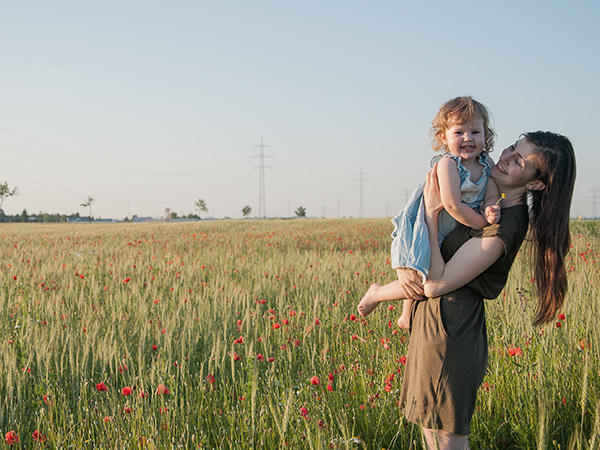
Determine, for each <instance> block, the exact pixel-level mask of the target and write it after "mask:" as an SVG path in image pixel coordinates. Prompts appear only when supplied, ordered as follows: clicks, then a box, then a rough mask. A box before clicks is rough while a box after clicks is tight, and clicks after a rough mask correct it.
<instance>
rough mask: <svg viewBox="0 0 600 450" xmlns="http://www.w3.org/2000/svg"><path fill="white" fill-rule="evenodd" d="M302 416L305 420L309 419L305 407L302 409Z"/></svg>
mask: <svg viewBox="0 0 600 450" xmlns="http://www.w3.org/2000/svg"><path fill="white" fill-rule="evenodd" d="M300 414H301V415H302V417H304V418H305V419H308V409H306V408H305V407H304V406H303V407H302V408H300Z"/></svg>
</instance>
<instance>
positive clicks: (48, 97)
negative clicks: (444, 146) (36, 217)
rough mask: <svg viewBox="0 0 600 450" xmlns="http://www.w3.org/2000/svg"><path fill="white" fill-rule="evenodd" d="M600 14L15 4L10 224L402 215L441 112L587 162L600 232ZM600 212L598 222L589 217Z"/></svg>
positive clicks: (576, 4)
mask: <svg viewBox="0 0 600 450" xmlns="http://www.w3.org/2000/svg"><path fill="white" fill-rule="evenodd" d="M599 18H600V3H599V2H597V1H596V0H594V1H592V0H589V1H579V0H574V1H571V2H568V4H567V2H563V1H556V0H550V1H537V0H536V1H522V0H521V1H515V0H508V1H503V2H481V1H455V2H449V1H429V2H404V1H370V2H366V1H352V0H345V1H341V0H336V1H314V0H308V1H303V2H291V1H260V0H259V1H254V2H250V1H240V0H232V1H218V2H216V1H204V0H198V1H177V0H175V1H169V2H166V1H152V0H147V1H140V0H135V1H125V2H120V1H114V0H109V1H104V2H91V1H81V0H62V1H61V0H59V1H53V2H46V1H41V0H36V1H29V0H23V1H19V2H10V3H6V5H4V6H3V7H2V13H1V15H0V48H1V49H2V50H1V52H0V55H1V58H2V60H1V61H0V155H1V160H0V182H4V181H6V182H8V183H9V185H10V186H17V187H18V189H19V195H18V196H16V197H13V198H9V199H7V200H5V202H4V205H3V209H4V211H5V212H6V213H7V214H16V213H20V212H21V211H22V210H23V209H27V211H28V212H29V213H37V212H40V211H43V212H48V213H63V214H71V213H75V212H79V213H80V214H82V215H87V212H88V211H87V209H86V208H81V207H80V204H81V203H82V202H83V201H84V200H85V199H86V198H87V196H88V195H91V196H92V197H94V198H95V203H94V204H93V207H92V213H93V215H94V216H95V217H102V218H116V219H122V218H124V217H126V216H128V215H133V214H135V215H138V216H152V217H161V216H163V215H164V211H165V208H166V207H170V208H171V210H173V211H175V212H177V213H179V214H188V213H193V212H195V210H194V206H193V204H194V201H195V200H197V199H199V198H201V199H203V200H204V201H205V202H206V204H207V206H208V208H209V212H208V213H204V214H202V215H203V216H214V217H224V216H228V217H233V218H237V217H241V216H242V212H241V211H242V208H243V207H244V206H245V205H249V206H250V207H251V208H252V210H253V212H252V213H251V216H255V215H256V214H257V213H258V209H259V170H258V169H256V166H258V158H252V157H253V156H256V155H258V152H257V148H255V146H257V145H259V144H260V143H261V139H263V140H264V144H265V145H268V146H269V149H268V152H267V155H268V156H269V158H267V159H266V160H265V163H266V165H267V166H268V168H267V170H265V200H266V213H267V216H292V215H294V211H295V210H296V208H297V207H298V206H304V207H305V208H306V210H307V215H308V216H313V217H321V216H324V217H338V216H339V217H343V216H346V217H350V216H351V217H358V216H359V207H360V192H361V189H360V187H359V186H360V184H361V182H360V181H359V180H360V178H361V175H360V174H361V173H362V174H363V175H362V178H363V180H364V181H363V182H362V185H363V189H362V192H363V205H364V215H365V217H385V216H391V215H394V214H395V213H396V212H398V211H399V210H400V209H401V208H402V206H403V205H404V201H405V197H406V192H407V191H412V190H413V189H414V188H415V186H416V185H417V184H418V183H419V182H420V181H421V180H422V179H423V178H424V176H425V172H426V171H427V169H428V165H429V160H430V159H431V157H432V156H433V151H432V150H431V147H430V145H429V143H428V140H427V137H426V136H427V131H428V129H429V126H430V123H431V119H432V118H433V116H434V115H435V113H436V111H437V109H438V108H439V106H440V105H441V104H442V103H443V102H445V101H446V100H448V99H450V98H452V97H455V96H458V95H472V96H473V97H474V98H476V99H477V100H479V101H481V102H483V103H484V104H486V105H487V106H488V108H489V109H490V110H491V112H492V114H493V118H494V119H493V124H494V127H495V129H496V131H497V133H498V140H497V144H496V148H495V152H493V153H492V155H491V156H492V157H493V158H494V159H497V156H498V155H499V154H500V151H501V150H502V149H503V148H505V147H507V146H509V145H511V144H512V143H513V142H514V141H515V140H516V139H517V138H518V136H519V134H520V133H523V132H525V131H532V130H538V129H543V130H552V131H555V132H559V133H562V134H565V135H566V136H568V137H569V138H570V139H571V141H572V142H573V144H574V147H575V151H576V155H577V163H578V177H577V182H576V190H575V197H574V200H573V206H572V209H571V215H572V216H574V217H575V216H580V215H581V216H591V215H592V213H593V211H594V209H595V210H596V213H597V214H600V181H598V175H597V171H598V167H599V166H600V156H599V153H598V151H597V150H596V145H597V144H596V142H595V141H594V140H593V139H594V138H593V137H592V134H593V130H594V129H595V127H596V125H597V122H596V119H597V116H598V113H597V105H598V104H599V103H600V94H599V89H598V72H599V70H598V66H599V58H598V46H599V44H600V31H599V28H598V26H597V22H598V19H599ZM594 193H595V195H596V207H595V208H594V204H593V199H594Z"/></svg>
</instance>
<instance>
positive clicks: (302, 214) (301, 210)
mask: <svg viewBox="0 0 600 450" xmlns="http://www.w3.org/2000/svg"><path fill="white" fill-rule="evenodd" d="M294 214H296V216H297V217H306V208H305V207H304V206H298V209H297V210H296V211H294Z"/></svg>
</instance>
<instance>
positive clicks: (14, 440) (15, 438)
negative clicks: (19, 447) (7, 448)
mask: <svg viewBox="0 0 600 450" xmlns="http://www.w3.org/2000/svg"><path fill="white" fill-rule="evenodd" d="M4 441H5V442H6V443H7V444H8V445H13V444H18V443H19V435H18V434H17V433H15V432H14V431H9V432H8V433H6V435H5V436H4Z"/></svg>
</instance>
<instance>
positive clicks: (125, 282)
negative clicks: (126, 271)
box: [123, 277, 131, 284]
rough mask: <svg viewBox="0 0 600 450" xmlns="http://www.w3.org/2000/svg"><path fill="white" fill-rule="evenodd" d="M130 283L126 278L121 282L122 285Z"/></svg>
mask: <svg viewBox="0 0 600 450" xmlns="http://www.w3.org/2000/svg"><path fill="white" fill-rule="evenodd" d="M130 281H131V278H129V277H127V278H125V279H124V280H123V284H127V283H129V282H130Z"/></svg>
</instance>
